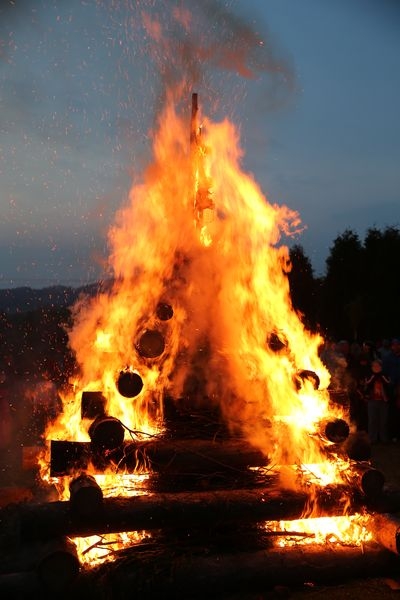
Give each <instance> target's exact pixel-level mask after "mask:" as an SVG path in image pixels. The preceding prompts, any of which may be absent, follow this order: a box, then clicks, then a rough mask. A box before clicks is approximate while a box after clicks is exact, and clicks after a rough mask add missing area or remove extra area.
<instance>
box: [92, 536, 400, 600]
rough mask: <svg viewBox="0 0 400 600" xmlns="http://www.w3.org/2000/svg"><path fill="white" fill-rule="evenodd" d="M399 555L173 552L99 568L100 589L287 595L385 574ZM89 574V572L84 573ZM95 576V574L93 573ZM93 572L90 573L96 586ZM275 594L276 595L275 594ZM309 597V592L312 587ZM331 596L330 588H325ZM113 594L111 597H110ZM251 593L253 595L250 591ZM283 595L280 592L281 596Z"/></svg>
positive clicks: (179, 598) (343, 550)
mask: <svg viewBox="0 0 400 600" xmlns="http://www.w3.org/2000/svg"><path fill="white" fill-rule="evenodd" d="M399 565H400V562H399V559H398V557H396V556H394V555H393V554H391V553H390V552H389V551H388V550H386V549H385V548H382V547H380V546H378V545H377V544H374V543H366V544H363V546H362V547H351V546H344V545H343V546H340V545H335V546H334V547H332V546H328V545H315V546H313V545H312V546H309V547H302V548H298V547H287V548H284V549H282V548H279V549H278V548H269V549H266V550H258V551H250V552H230V553H229V552H216V553H212V554H211V555H206V556H205V555H204V554H200V555H199V553H198V552H197V553H196V552H195V551H192V552H191V551H190V549H186V552H185V553H183V552H181V553H178V552H173V553H171V549H169V552H164V554H161V555H158V556H157V555H156V556H154V552H153V554H152V555H149V557H148V558H147V557H146V556H143V553H140V554H139V553H137V555H136V557H135V558H131V559H128V558H127V556H126V555H125V557H124V559H123V560H121V562H120V563H119V562H118V561H117V562H116V563H114V564H113V565H111V566H109V567H108V568H107V569H103V570H101V571H100V574H101V575H103V573H104V576H102V577H101V581H102V589H103V591H104V590H107V589H112V591H113V593H114V594H115V595H116V597H118V598H125V597H129V596H128V594H129V593H132V590H135V593H136V594H137V596H138V597H144V598H158V597H162V598H166V599H168V600H172V599H173V600H187V598H190V599H191V600H193V599H204V598H209V599H213V600H215V599H218V600H219V599H220V598H230V597H231V596H232V597H234V598H248V597H253V595H254V594H259V595H260V596H258V595H257V597H266V595H268V597H269V594H270V593H271V590H273V589H274V588H276V587H277V586H283V588H284V590H285V597H286V594H288V593H289V590H290V588H291V587H295V586H303V585H304V583H305V582H307V581H309V582H312V583H314V584H316V585H329V584H336V585H337V584H338V583H339V582H340V583H344V582H346V581H348V580H354V579H364V578H367V577H381V576H388V575H391V574H393V573H396V572H397V571H398V568H399ZM88 577H91V574H90V573H89V574H88ZM95 577H97V579H98V578H99V573H97V574H96V576H95ZM95 577H94V576H92V581H93V584H94V586H96V581H95ZM272 593H273V596H274V597H275V593H274V592H272ZM310 593H311V596H312V591H311V592H310ZM325 593H326V596H327V597H329V596H330V595H329V591H328V590H326V592H325ZM113 597H114V596H113ZM254 597H255V596H254ZM282 597H283V596H282Z"/></svg>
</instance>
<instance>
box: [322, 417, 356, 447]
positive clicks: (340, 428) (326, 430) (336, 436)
mask: <svg viewBox="0 0 400 600" xmlns="http://www.w3.org/2000/svg"><path fill="white" fill-rule="evenodd" d="M321 433H322V435H323V436H324V437H326V439H327V440H328V441H329V442H332V443H334V444H341V443H342V442H344V441H345V440H347V438H348V437H349V435H350V427H349V425H348V424H347V423H346V421H344V419H333V420H331V421H327V422H325V423H323V424H322V427H321Z"/></svg>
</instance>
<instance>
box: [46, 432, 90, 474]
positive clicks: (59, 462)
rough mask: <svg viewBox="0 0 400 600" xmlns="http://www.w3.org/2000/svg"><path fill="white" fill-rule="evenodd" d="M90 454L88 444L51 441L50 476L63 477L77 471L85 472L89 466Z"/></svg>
mask: <svg viewBox="0 0 400 600" xmlns="http://www.w3.org/2000/svg"><path fill="white" fill-rule="evenodd" d="M90 452H91V448H90V444H89V443H88V442H69V441H63V440H51V442H50V475H51V476H52V477H62V476H64V475H69V474H70V473H72V472H74V471H77V470H79V471H84V470H85V469H86V468H87V466H88V464H89V460H90Z"/></svg>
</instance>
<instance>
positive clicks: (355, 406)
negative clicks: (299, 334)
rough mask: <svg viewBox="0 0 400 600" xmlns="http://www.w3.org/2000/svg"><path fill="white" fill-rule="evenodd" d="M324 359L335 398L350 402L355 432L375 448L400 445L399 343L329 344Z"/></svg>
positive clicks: (325, 348) (324, 351)
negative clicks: (365, 438)
mask: <svg viewBox="0 0 400 600" xmlns="http://www.w3.org/2000/svg"><path fill="white" fill-rule="evenodd" d="M321 359H322V361H323V362H324V364H325V365H326V367H327V368H328V370H329V371H330V373H331V376H332V379H331V385H330V388H331V390H332V392H333V394H335V393H336V394H343V395H345V396H346V398H347V399H348V403H349V408H350V419H351V421H352V423H353V424H354V425H355V427H356V429H357V430H358V431H366V432H367V433H368V436H369V439H370V441H371V443H372V444H377V443H382V444H387V443H390V442H397V441H400V339H398V338H392V339H390V340H389V339H384V340H381V341H378V342H377V343H373V342H371V341H365V342H363V343H362V344H359V343H357V342H353V343H349V342H348V341H347V340H341V341H339V342H328V343H327V344H325V346H324V347H323V348H322V351H321Z"/></svg>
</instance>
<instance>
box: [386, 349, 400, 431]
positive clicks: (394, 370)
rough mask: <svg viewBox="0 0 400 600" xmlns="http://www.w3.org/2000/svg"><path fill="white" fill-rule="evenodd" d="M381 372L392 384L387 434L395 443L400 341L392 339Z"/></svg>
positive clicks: (398, 428) (399, 428)
mask: <svg viewBox="0 0 400 600" xmlns="http://www.w3.org/2000/svg"><path fill="white" fill-rule="evenodd" d="M382 367H383V372H384V373H385V375H387V377H389V379H390V381H391V383H392V392H391V395H390V398H389V434H390V437H391V438H392V440H393V441H394V442H395V441H397V440H399V439H400V340H398V339H397V338H394V339H392V341H391V344H390V351H389V352H388V353H387V354H386V356H385V357H384V359H383V361H382Z"/></svg>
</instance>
